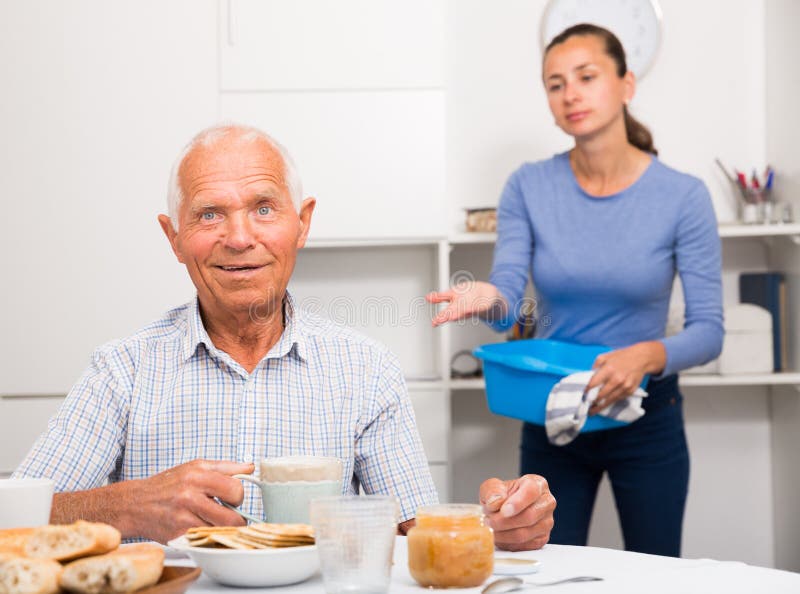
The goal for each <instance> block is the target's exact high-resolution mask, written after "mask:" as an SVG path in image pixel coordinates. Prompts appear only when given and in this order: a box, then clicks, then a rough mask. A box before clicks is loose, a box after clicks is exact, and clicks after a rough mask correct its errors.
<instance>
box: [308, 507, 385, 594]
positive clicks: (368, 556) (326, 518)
mask: <svg viewBox="0 0 800 594" xmlns="http://www.w3.org/2000/svg"><path fill="white" fill-rule="evenodd" d="M398 513H399V504H398V501H397V498H395V497H390V496H384V495H362V496H340V497H321V498H318V499H314V500H312V501H311V524H312V525H313V526H314V538H315V540H316V544H317V551H318V552H319V560H320V566H321V568H322V580H323V582H324V583H325V591H326V592H327V593H328V594H345V593H347V594H383V593H384V592H386V591H387V590H388V589H389V576H390V572H391V567H392V553H393V551H394V539H395V535H396V534H397V519H398Z"/></svg>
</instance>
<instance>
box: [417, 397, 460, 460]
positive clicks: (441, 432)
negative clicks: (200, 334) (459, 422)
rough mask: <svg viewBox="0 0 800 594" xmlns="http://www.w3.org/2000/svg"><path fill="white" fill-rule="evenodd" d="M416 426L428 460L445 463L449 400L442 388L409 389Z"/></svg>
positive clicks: (448, 425) (448, 430) (448, 429)
mask: <svg viewBox="0 0 800 594" xmlns="http://www.w3.org/2000/svg"><path fill="white" fill-rule="evenodd" d="M409 396H410V397H411V404H412V405H413V406H414V414H415V415H416V417H417V428H418V429H419V434H420V437H422V445H423V447H424V448H425V455H426V456H427V457H428V462H431V463H436V462H439V463H446V462H447V459H448V451H447V450H448V448H447V443H448V441H449V437H450V401H449V399H448V397H447V392H445V391H442V390H410V391H409Z"/></svg>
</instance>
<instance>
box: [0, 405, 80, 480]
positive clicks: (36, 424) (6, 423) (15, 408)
mask: <svg viewBox="0 0 800 594" xmlns="http://www.w3.org/2000/svg"><path fill="white" fill-rule="evenodd" d="M63 401H64V397H63V396H31V397H10V396H5V397H0V435H2V436H3V445H2V447H0V475H4V474H10V473H12V472H13V471H14V470H15V469H16V467H17V466H19V464H20V462H22V459H23V458H24V457H25V455H26V454H27V453H28V450H30V449H31V446H32V445H33V443H34V442H35V441H36V439H37V438H38V437H39V435H41V434H42V433H43V432H44V430H45V429H47V421H48V420H49V419H50V417H51V416H53V415H54V414H55V413H56V411H57V410H58V408H59V407H60V406H61V403H62V402H63Z"/></svg>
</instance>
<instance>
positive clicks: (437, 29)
mask: <svg viewBox="0 0 800 594" xmlns="http://www.w3.org/2000/svg"><path fill="white" fill-rule="evenodd" d="M220 8H221V9H220V15H221V19H220V40H221V44H220V45H221V83H222V90H223V91H230V90H236V91H265V90H277V89H281V90H286V89H294V90H299V89H303V90H308V89H313V90H319V89H381V88H383V89H386V88H391V89H400V88H431V87H442V86H443V78H444V76H443V71H444V67H443V63H444V0H403V1H402V2H401V1H398V0H337V1H336V2H331V1H330V0H291V1H290V2H287V1H286V0H227V1H226V2H221V7H220Z"/></svg>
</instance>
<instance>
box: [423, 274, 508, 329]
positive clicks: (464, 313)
mask: <svg viewBox="0 0 800 594" xmlns="http://www.w3.org/2000/svg"><path fill="white" fill-rule="evenodd" d="M425 299H426V300H427V301H428V302H429V303H448V306H447V307H445V308H444V309H442V310H440V311H439V313H437V314H436V315H435V316H434V317H433V320H432V323H433V325H434V326H441V325H442V324H444V323H445V322H455V321H456V320H463V319H464V318H470V317H473V316H478V317H481V318H486V317H488V316H489V315H496V316H497V317H498V319H499V318H500V317H502V316H504V315H505V313H506V311H507V310H508V306H507V305H506V301H505V299H503V296H502V295H501V294H500V291H499V290H498V289H497V287H495V286H494V285H493V284H491V283H485V282H477V281H466V282H462V283H458V284H457V285H455V286H453V287H450V289H448V290H447V291H439V292H436V291H434V292H432V293H428V294H427V295H426V296H425Z"/></svg>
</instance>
